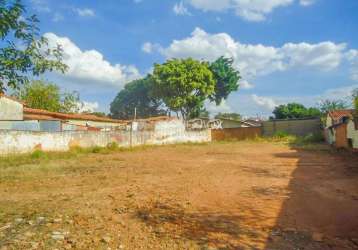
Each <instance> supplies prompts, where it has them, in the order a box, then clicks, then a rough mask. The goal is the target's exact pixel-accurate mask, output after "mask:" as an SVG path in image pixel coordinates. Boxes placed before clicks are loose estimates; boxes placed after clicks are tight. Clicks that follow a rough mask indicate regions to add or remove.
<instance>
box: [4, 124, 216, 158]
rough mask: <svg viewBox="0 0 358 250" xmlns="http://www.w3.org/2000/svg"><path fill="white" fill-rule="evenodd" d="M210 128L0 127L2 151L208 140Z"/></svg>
mask: <svg viewBox="0 0 358 250" xmlns="http://www.w3.org/2000/svg"><path fill="white" fill-rule="evenodd" d="M209 141H211V133H210V130H202V131H185V130H173V131H171V130H168V131H133V132H132V133H131V132H130V131H116V132H92V131H68V132H58V133H49V132H29V131H0V154H3V155H5V154H13V153H29V152H32V151H33V150H35V149H41V150H44V151H67V150H69V149H70V148H71V147H75V146H80V147H84V148H86V147H94V146H101V147H105V146H107V145H108V144H109V143H113V142H115V143H117V144H118V145H119V146H122V147H129V146H131V145H132V146H139V145H160V144H173V143H185V142H209Z"/></svg>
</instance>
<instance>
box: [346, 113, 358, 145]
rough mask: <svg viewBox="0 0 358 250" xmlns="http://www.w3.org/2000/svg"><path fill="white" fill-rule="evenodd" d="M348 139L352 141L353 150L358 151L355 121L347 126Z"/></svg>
mask: <svg viewBox="0 0 358 250" xmlns="http://www.w3.org/2000/svg"><path fill="white" fill-rule="evenodd" d="M347 138H348V139H352V141H353V148H355V149H358V130H356V129H355V126H354V122H353V120H351V119H350V120H349V122H348V124H347Z"/></svg>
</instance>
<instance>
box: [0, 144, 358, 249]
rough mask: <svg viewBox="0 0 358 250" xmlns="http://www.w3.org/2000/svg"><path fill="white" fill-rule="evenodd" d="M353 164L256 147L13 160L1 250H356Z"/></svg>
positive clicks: (3, 190)
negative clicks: (333, 247) (209, 249)
mask: <svg viewBox="0 0 358 250" xmlns="http://www.w3.org/2000/svg"><path fill="white" fill-rule="evenodd" d="M350 157H351V158H349V157H348V156H347V155H342V154H338V153H334V152H330V151H329V150H306V149H302V148H292V147H291V146H290V145H289V144H287V143H286V144H282V143H271V142H255V141H249V142H221V143H213V144H202V145H192V144H189V145H171V146H149V147H139V148H133V149H119V148H117V147H115V146H113V145H111V146H109V147H107V148H96V149H88V150H82V149H73V150H71V152H67V153H43V152H36V153H35V154H32V155H23V156H19V157H18V159H17V157H14V156H12V157H9V158H8V161H1V163H0V164H1V167H0V249H1V247H6V248H7V249H31V248H32V249H55V248H57V249H70V248H72V249H108V247H110V248H111V249H120V247H123V248H124V249H208V248H216V249H302V248H305V249H328V248H330V247H331V246H335V247H336V249H352V248H354V247H355V243H354V239H355V238H358V232H357V230H356V229H357V226H358V219H357V217H356V211H357V210H358V204H357V200H358V191H357V190H358V169H357V167H356V166H355V165H356V162H357V158H353V156H350ZM333 218H334V219H333ZM342 221H344V222H345V223H342ZM57 233H58V234H57ZM314 233H320V234H323V239H322V240H321V241H317V240H315V239H314V237H313V235H314ZM56 235H57V236H56ZM58 235H59V236H58ZM56 237H59V238H60V239H57V240H56V239H54V238H56Z"/></svg>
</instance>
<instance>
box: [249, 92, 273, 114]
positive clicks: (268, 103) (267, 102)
mask: <svg viewBox="0 0 358 250" xmlns="http://www.w3.org/2000/svg"><path fill="white" fill-rule="evenodd" d="M251 98H252V100H253V101H254V102H255V103H256V104H257V105H259V106H261V107H264V108H265V109H267V110H270V111H271V110H273V109H274V108H275V107H277V106H278V105H279V104H278V103H277V102H276V101H275V100H274V99H273V98H271V97H265V96H258V95H251Z"/></svg>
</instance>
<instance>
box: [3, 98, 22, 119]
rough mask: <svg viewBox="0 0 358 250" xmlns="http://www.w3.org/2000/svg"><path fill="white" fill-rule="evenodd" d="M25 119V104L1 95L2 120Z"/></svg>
mask: <svg viewBox="0 0 358 250" xmlns="http://www.w3.org/2000/svg"><path fill="white" fill-rule="evenodd" d="M1 120H3V121H4V120H5V121H21V120H23V105H22V104H21V103H19V102H16V101H13V100H11V99H8V98H6V97H1V96H0V121H1Z"/></svg>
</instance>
